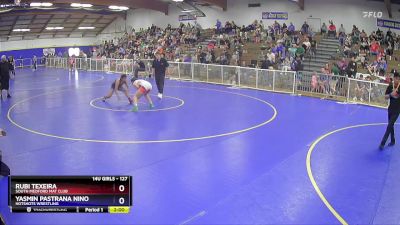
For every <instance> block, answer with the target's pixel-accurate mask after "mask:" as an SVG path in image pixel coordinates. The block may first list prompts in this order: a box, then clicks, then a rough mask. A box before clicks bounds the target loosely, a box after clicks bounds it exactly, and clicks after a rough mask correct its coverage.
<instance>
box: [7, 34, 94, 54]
mask: <svg viewBox="0 0 400 225" xmlns="http://www.w3.org/2000/svg"><path fill="white" fill-rule="evenodd" d="M96 41H97V39H96V38H55V39H36V40H21V41H7V42H0V54H1V55H7V56H8V55H13V56H14V57H15V58H32V57H33V55H36V56H38V57H40V56H42V55H43V48H55V49H56V54H58V52H61V53H64V52H66V51H68V48H70V47H79V48H81V49H83V50H84V51H85V52H87V51H89V47H88V46H92V45H94V44H96Z"/></svg>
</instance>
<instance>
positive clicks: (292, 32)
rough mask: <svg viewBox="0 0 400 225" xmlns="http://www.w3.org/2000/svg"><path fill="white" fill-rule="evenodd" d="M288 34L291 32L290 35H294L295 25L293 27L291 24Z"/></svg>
mask: <svg viewBox="0 0 400 225" xmlns="http://www.w3.org/2000/svg"><path fill="white" fill-rule="evenodd" d="M288 32H289V33H288V34H289V35H293V34H294V32H295V27H294V25H293V23H292V22H290V24H289V27H288Z"/></svg>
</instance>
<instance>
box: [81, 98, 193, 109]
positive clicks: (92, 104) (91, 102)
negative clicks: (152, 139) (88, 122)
mask: <svg viewBox="0 0 400 225" xmlns="http://www.w3.org/2000/svg"><path fill="white" fill-rule="evenodd" d="M152 96H155V95H152ZM164 98H166V99H168V98H171V99H175V100H178V101H179V102H180V103H179V104H178V105H176V106H171V107H166V108H160V109H140V108H139V112H159V111H166V110H172V109H177V108H180V107H182V106H183V105H184V104H185V101H184V100H182V99H180V98H177V97H172V96H167V95H164ZM102 99H103V97H100V98H95V99H92V100H91V101H90V103H89V105H90V106H91V107H93V108H96V109H100V110H106V111H112V112H130V111H131V110H128V109H112V108H106V107H100V106H98V105H96V104H95V102H98V101H100V100H102ZM140 103H141V102H139V104H140Z"/></svg>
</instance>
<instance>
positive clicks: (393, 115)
mask: <svg viewBox="0 0 400 225" xmlns="http://www.w3.org/2000/svg"><path fill="white" fill-rule="evenodd" d="M399 114H400V112H388V121H389V123H388V125H387V127H386V132H385V135H383V138H382V141H381V145H385V144H386V141H387V139H388V138H389V135H390V140H391V143H395V142H396V139H395V137H394V124H395V123H396V120H397V118H398V117H399Z"/></svg>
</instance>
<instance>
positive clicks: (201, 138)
mask: <svg viewBox="0 0 400 225" xmlns="http://www.w3.org/2000/svg"><path fill="white" fill-rule="evenodd" d="M170 87H182V88H191V89H199V90H211V91H216V92H221V93H228V94H234V95H237V96H242V97H246V98H249V99H253V100H256V101H259V102H261V103H263V104H265V105H267V106H269V107H270V108H271V109H272V110H273V115H272V117H271V118H269V119H268V120H266V121H264V122H262V123H259V124H256V125H253V126H251V127H248V128H244V129H240V130H236V131H232V132H226V133H222V134H215V135H206V136H201V137H192V138H181V139H165V140H146V141H140V140H131V141H129V140H127V141H117V140H99V139H86V138H74V137H66V136H60V135H54V134H49V133H45V132H40V131H36V130H32V129H29V128H26V127H24V126H22V125H20V124H18V123H17V122H16V121H14V120H13V118H12V116H11V113H12V111H13V109H14V108H15V107H16V106H17V105H19V104H21V103H24V102H28V101H30V100H32V99H34V98H38V97H41V96H45V95H48V94H55V93H61V92H65V91H68V90H70V89H64V90H60V91H55V92H50V93H42V94H39V95H35V96H32V97H29V98H26V99H24V100H21V101H18V102H16V103H15V104H14V105H12V106H11V107H10V108H9V109H8V112H7V119H8V120H9V121H10V122H11V123H12V124H13V125H14V126H16V127H18V128H20V129H22V130H25V131H27V132H30V133H33V134H37V135H41V136H45V137H51V138H57V139H62V140H68V141H83V142H93V143H112V144H151V143H173V142H185V141H196V140H205V139H211V138H218V137H225V136H230V135H235V134H240V133H244V132H247V131H250V130H254V129H257V128H259V127H262V126H264V125H266V124H268V123H270V122H272V121H273V120H275V118H276V117H277V115H278V111H277V109H276V108H275V106H274V105H272V104H271V103H269V102H267V101H264V100H262V99H260V98H257V97H253V96H250V95H246V94H241V93H235V92H229V91H223V90H217V89H211V88H200V87H186V86H170ZM86 88H93V87H85V89H86ZM77 90H79V89H77Z"/></svg>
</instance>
